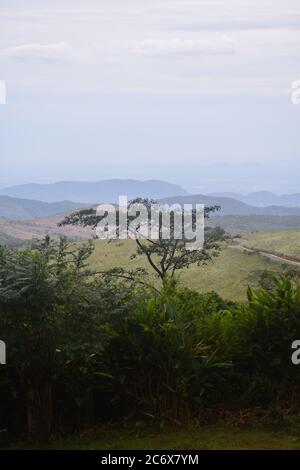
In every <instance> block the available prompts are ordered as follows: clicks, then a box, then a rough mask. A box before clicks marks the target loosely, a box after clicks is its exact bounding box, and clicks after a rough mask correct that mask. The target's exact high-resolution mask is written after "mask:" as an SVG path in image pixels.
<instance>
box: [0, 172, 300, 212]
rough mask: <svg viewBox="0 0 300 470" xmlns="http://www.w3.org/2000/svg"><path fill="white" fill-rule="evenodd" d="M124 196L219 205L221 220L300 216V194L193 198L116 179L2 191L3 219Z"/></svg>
mask: <svg viewBox="0 0 300 470" xmlns="http://www.w3.org/2000/svg"><path fill="white" fill-rule="evenodd" d="M120 195H127V196H128V199H132V198H135V197H148V198H152V199H156V200H159V201H162V202H166V203H180V204H196V203H203V204H205V205H209V206H211V205H219V206H221V211H220V212H218V215H219V216H264V215H268V216H280V217H284V216H289V217H291V216H292V217H295V216H297V217H298V216H300V194H291V195H282V196H278V195H276V194H274V193H271V192H267V191H261V192H256V193H250V194H248V195H242V194H239V193H228V192H226V193H213V194H209V195H203V194H194V195H189V194H188V193H187V191H186V190H185V189H184V188H183V187H181V186H179V185H175V184H170V183H167V182H164V181H157V180H150V181H138V180H133V179H112V180H103V181H97V182H58V183H53V184H34V183H33V184H25V185H19V186H12V187H9V188H5V189H2V190H1V191H0V217H5V218H8V219H14V220H28V219H34V218H37V217H48V216H51V215H54V214H62V213H67V212H72V211H74V210H76V209H80V208H84V207H87V206H89V205H92V204H97V203H103V202H105V203H106V202H109V203H115V202H118V197H119V196H120Z"/></svg>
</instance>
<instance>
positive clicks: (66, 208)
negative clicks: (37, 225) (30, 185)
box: [0, 196, 87, 220]
mask: <svg viewBox="0 0 300 470" xmlns="http://www.w3.org/2000/svg"><path fill="white" fill-rule="evenodd" d="M86 206H87V204H82V203H74V202H70V201H61V202H52V203H49V202H43V201H34V200H31V199H20V198H14V197H9V196H0V217H5V218H7V219H14V220H18V219H19V220H27V219H33V218H36V217H47V216H50V215H54V214H63V213H66V212H72V211H75V210H76V209H82V208H84V207H86Z"/></svg>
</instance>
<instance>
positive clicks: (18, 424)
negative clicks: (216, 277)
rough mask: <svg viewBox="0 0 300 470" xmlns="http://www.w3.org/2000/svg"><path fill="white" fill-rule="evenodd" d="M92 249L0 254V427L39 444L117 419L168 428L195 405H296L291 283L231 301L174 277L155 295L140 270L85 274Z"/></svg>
mask: <svg viewBox="0 0 300 470" xmlns="http://www.w3.org/2000/svg"><path fill="white" fill-rule="evenodd" d="M92 251H93V246H92V245H91V244H89V243H88V244H85V245H80V246H79V247H77V248H76V247H74V246H70V245H69V244H68V243H67V242H66V240H65V239H61V240H60V241H59V242H58V243H55V242H53V241H52V240H50V238H48V237H47V238H46V239H45V240H43V241H42V242H40V243H39V244H37V245H36V246H34V247H32V248H30V249H29V248H28V249H23V250H16V251H14V250H8V249H6V248H0V333H1V339H2V340H4V341H5V342H6V344H7V362H8V364H7V366H5V368H4V369H1V376H0V401H1V402H3V403H4V402H5V403H6V407H2V408H1V410H0V426H1V428H2V427H3V428H4V427H8V428H9V430H10V432H12V433H13V432H15V433H16V434H20V433H22V432H24V431H27V432H28V433H29V434H31V435H32V436H33V437H35V438H37V437H39V438H44V439H47V437H49V435H50V432H51V431H52V432H53V431H56V432H57V431H59V432H61V431H62V430H63V431H66V430H67V431H71V430H74V429H78V428H80V427H82V426H91V425H93V424H97V423H99V422H100V421H103V420H109V421H110V420H113V419H118V420H120V419H123V418H125V417H129V416H131V417H132V416H135V417H141V416H142V417H143V418H151V419H153V420H158V421H159V422H163V423H164V422H171V423H178V422H179V421H183V420H184V419H189V418H194V417H195V418H198V417H201V414H202V413H205V409H207V408H209V409H210V413H211V414H213V413H215V414H217V410H218V409H220V408H222V409H223V410H224V409H232V408H241V407H261V406H263V407H271V408H273V409H275V410H276V413H277V410H278V408H280V407H286V406H292V405H293V406H294V407H296V408H297V406H298V409H299V403H298V401H299V400H298V399H297V397H298V396H299V383H300V380H299V379H300V368H297V367H296V366H294V365H292V362H291V354H292V350H291V345H292V342H293V341H294V340H295V339H299V338H300V287H299V283H298V281H297V277H294V278H293V279H291V278H290V277H284V276H281V277H269V278H264V279H263V281H262V284H261V286H260V287H259V288H258V289H255V290H253V289H250V288H249V289H248V301H247V302H246V303H244V304H236V303H233V302H227V301H224V300H223V299H222V298H220V297H219V296H218V295H217V294H216V293H215V292H209V293H204V294H203V293H202V294H201V293H199V292H196V291H193V290H191V289H187V288H186V289H182V288H179V287H178V284H177V280H176V277H174V276H166V277H165V278H164V282H163V285H162V287H161V288H160V289H159V290H155V289H152V288H150V287H148V286H146V285H145V284H146V283H145V282H144V283H142V282H141V281H140V279H142V277H143V276H144V272H143V271H140V272H139V273H138V274H139V278H138V279H137V277H136V276H134V275H133V276H132V277H128V276H124V275H123V274H124V273H120V272H117V273H116V274H117V276H116V277H114V276H112V275H107V274H97V275H96V274H95V273H93V272H92V271H91V270H90V267H89V257H90V255H91V253H92ZM110 274H112V273H110ZM120 274H122V276H120ZM297 400H298V401H297ZM277 415H278V413H277Z"/></svg>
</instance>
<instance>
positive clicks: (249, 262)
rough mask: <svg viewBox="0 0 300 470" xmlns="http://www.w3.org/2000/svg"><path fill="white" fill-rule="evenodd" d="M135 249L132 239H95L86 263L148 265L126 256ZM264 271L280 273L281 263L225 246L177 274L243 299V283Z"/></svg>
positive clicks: (196, 284)
mask: <svg viewBox="0 0 300 470" xmlns="http://www.w3.org/2000/svg"><path fill="white" fill-rule="evenodd" d="M135 249H136V245H135V242H134V241H132V240H123V241H119V240H118V241H111V242H107V241H103V240H97V241H96V242H95V251H94V253H93V254H92V256H91V258H90V266H91V268H92V269H94V270H95V271H105V270H108V269H111V268H114V267H116V266H118V267H123V268H127V269H135V268H137V267H145V268H148V264H147V261H146V260H145V259H144V258H143V257H140V256H139V257H137V258H135V259H130V256H131V255H132V254H134V253H135ZM265 271H272V272H275V273H282V272H284V271H285V267H284V265H283V264H280V263H275V262H272V261H269V260H267V259H265V258H263V257H261V256H259V255H257V254H247V253H243V252H241V251H239V250H235V249H234V248H232V247H230V246H225V247H224V249H223V250H222V252H221V254H220V256H219V257H218V258H216V259H215V260H214V261H213V262H212V263H209V264H208V265H207V266H202V267H198V266H192V267H190V268H189V269H187V270H184V271H183V272H182V273H181V274H180V282H181V284H182V285H183V286H186V287H190V288H193V289H196V290H198V291H200V292H207V291H212V290H215V291H216V292H218V294H219V295H221V296H222V297H224V298H227V299H231V300H236V301H243V300H245V296H246V288H247V286H248V285H249V284H250V285H252V286H256V285H257V284H258V282H259V279H260V277H261V275H262V273H263V272H265ZM153 280H154V278H153ZM154 282H155V280H154ZM156 282H158V281H156Z"/></svg>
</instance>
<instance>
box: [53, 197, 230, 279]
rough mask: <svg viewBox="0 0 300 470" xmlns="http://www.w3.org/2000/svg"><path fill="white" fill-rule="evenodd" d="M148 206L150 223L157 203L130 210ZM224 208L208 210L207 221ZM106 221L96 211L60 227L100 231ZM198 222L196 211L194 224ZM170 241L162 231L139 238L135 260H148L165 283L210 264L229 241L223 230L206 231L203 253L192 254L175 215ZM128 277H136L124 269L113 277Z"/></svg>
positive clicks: (77, 215) (71, 217)
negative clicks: (176, 232)
mask: <svg viewBox="0 0 300 470" xmlns="http://www.w3.org/2000/svg"><path fill="white" fill-rule="evenodd" d="M136 203H138V204H144V205H145V206H146V208H147V210H148V220H150V218H151V215H150V207H151V204H153V203H155V201H153V200H149V199H142V198H137V199H134V200H132V201H130V204H129V207H130V206H132V205H134V204H136ZM219 209H220V207H218V206H212V207H205V214H204V215H205V218H206V219H208V218H209V216H210V214H211V213H213V212H215V211H217V210H219ZM102 219H103V217H102V216H98V215H97V212H96V209H95V208H90V209H84V210H81V211H78V212H75V213H73V214H71V215H69V216H67V217H65V219H64V220H63V221H62V222H61V223H60V225H82V226H91V227H93V228H96V227H97V225H98V223H99V222H101V220H102ZM119 220H120V219H119V213H117V228H118V227H119ZM133 220H134V217H128V224H130V222H131V221H133ZM194 222H195V211H193V223H194ZM170 224H171V226H170V234H171V236H170V239H168V240H166V239H164V238H163V236H162V232H161V231H160V232H159V234H158V239H155V240H154V239H151V238H150V237H142V236H137V237H136V238H135V242H136V244H137V250H136V253H135V255H133V256H139V255H142V256H145V258H146V259H147V261H148V263H149V266H150V267H151V269H152V270H153V271H154V272H155V274H156V275H157V276H158V277H159V279H160V280H161V281H162V282H164V281H165V280H166V279H173V278H174V277H175V274H176V272H177V271H179V270H181V269H184V268H189V267H190V266H191V265H193V264H197V265H198V266H200V265H203V264H207V263H208V262H209V261H211V260H212V259H213V258H214V257H216V256H218V254H219V252H220V249H221V243H222V241H224V240H225V239H226V234H225V232H224V230H222V229H221V228H220V227H215V228H212V227H205V241H204V245H203V249H201V250H199V249H194V250H188V249H187V248H186V243H187V239H186V238H185V236H184V235H183V237H182V239H176V238H175V237H174V214H171V218H170ZM139 229H140V227H139V226H137V232H140V233H139V234H138V233H137V235H140V234H141V230H139ZM118 273H119V275H120V276H123V277H125V276H128V277H131V278H133V277H134V274H133V273H132V272H131V273H128V272H126V271H125V270H124V269H117V270H116V269H115V270H114V271H113V275H118Z"/></svg>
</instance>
